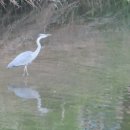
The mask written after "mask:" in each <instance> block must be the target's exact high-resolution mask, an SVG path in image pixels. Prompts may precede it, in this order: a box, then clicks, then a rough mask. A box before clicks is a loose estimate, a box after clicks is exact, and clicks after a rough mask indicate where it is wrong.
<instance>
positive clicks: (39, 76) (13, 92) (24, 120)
mask: <svg viewBox="0 0 130 130" xmlns="http://www.w3.org/2000/svg"><path fill="white" fill-rule="evenodd" d="M129 33H130V32H129V31H128V32H126V31H124V30H121V31H119V30H118V31H111V30H109V31H98V32H93V31H91V32H90V34H88V33H84V34H83V36H79V35H78V38H79V40H78V42H77V43H74V42H73V39H71V41H70V42H71V43H70V44H69V43H68V44H67V43H65V44H67V45H66V46H63V44H60V45H57V46H56V44H51V43H50V44H49V45H48V47H47V49H45V51H43V50H41V53H40V55H39V57H38V58H37V59H36V60H35V61H34V62H33V63H32V65H30V66H29V74H30V75H29V76H28V77H23V76H22V73H23V68H16V69H6V65H7V64H8V62H10V60H11V59H12V58H13V57H15V56H16V55H17V54H18V53H19V52H20V51H17V53H13V54H11V55H9V56H7V57H5V58H4V60H1V67H0V69H1V72H0V73H1V74H0V130H130V88H129V85H130V43H129V41H130V37H129V35H128V34H129ZM90 36H91V38H89V40H87V39H88V38H87V37H90ZM80 38H81V39H82V40H81V41H80ZM3 61H4V62H3Z"/></svg>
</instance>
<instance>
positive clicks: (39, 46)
mask: <svg viewBox="0 0 130 130" xmlns="http://www.w3.org/2000/svg"><path fill="white" fill-rule="evenodd" d="M41 39H42V38H41V37H39V38H38V39H37V41H36V42H37V49H36V50H35V52H34V53H35V55H36V56H37V55H38V54H39V52H40V50H41V44H40V40H41Z"/></svg>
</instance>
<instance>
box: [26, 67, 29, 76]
mask: <svg viewBox="0 0 130 130" xmlns="http://www.w3.org/2000/svg"><path fill="white" fill-rule="evenodd" d="M25 72H26V74H27V76H28V75H29V73H28V69H27V66H25Z"/></svg>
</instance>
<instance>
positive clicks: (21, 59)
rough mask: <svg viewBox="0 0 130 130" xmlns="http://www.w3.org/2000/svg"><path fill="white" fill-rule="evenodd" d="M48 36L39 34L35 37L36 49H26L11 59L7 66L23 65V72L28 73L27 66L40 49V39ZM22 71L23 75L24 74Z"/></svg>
mask: <svg viewBox="0 0 130 130" xmlns="http://www.w3.org/2000/svg"><path fill="white" fill-rule="evenodd" d="M48 36H51V34H39V37H38V38H37V41H36V42H37V49H36V50H35V51H34V52H32V51H26V52H23V53H21V54H19V55H18V56H17V57H16V58H15V59H14V60H13V61H11V62H10V63H9V64H8V66H7V68H13V67H18V66H25V67H24V72H25V73H26V74H27V75H28V71H27V66H28V64H30V63H31V62H32V61H33V60H34V59H35V58H36V57H37V56H38V54H39V52H40V50H41V44H40V40H41V39H43V38H46V37H48ZM25 73H24V75H25Z"/></svg>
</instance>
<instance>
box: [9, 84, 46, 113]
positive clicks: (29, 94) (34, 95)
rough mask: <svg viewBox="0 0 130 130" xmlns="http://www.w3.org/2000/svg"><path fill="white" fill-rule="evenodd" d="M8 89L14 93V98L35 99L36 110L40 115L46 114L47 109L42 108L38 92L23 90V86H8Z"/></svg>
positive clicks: (29, 89)
mask: <svg viewBox="0 0 130 130" xmlns="http://www.w3.org/2000/svg"><path fill="white" fill-rule="evenodd" d="M8 89H9V90H10V91H12V92H14V93H15V95H16V96H18V97H20V98H23V99H36V100H37V108H38V111H40V112H41V113H47V112H48V109H47V108H44V107H42V103H41V98H40V95H39V93H38V91H36V90H33V89H31V88H25V87H23V86H21V87H19V88H18V87H15V86H9V87H8Z"/></svg>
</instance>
